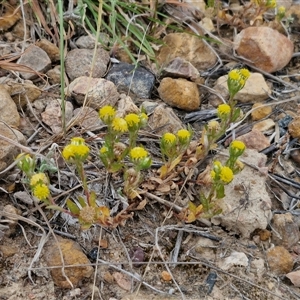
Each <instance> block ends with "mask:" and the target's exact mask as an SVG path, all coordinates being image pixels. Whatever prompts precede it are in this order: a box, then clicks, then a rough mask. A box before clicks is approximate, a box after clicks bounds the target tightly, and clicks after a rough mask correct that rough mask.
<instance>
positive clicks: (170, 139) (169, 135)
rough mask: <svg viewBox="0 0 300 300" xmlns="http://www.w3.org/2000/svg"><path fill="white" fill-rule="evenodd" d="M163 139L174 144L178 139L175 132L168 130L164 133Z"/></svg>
mask: <svg viewBox="0 0 300 300" xmlns="http://www.w3.org/2000/svg"><path fill="white" fill-rule="evenodd" d="M162 140H163V141H164V142H165V143H167V144H173V143H175V141H176V136H175V134H173V133H170V132H167V133H165V134H164V135H163V137H162Z"/></svg>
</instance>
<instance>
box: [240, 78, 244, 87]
mask: <svg viewBox="0 0 300 300" xmlns="http://www.w3.org/2000/svg"><path fill="white" fill-rule="evenodd" d="M239 85H240V86H241V87H243V86H244V85H245V80H244V79H243V78H241V79H240V80H239Z"/></svg>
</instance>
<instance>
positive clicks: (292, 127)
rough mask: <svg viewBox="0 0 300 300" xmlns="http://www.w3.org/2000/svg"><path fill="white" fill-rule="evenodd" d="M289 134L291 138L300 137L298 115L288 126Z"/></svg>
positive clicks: (299, 119)
mask: <svg viewBox="0 0 300 300" xmlns="http://www.w3.org/2000/svg"><path fill="white" fill-rule="evenodd" d="M288 130H289V134H290V135H291V136H292V137H293V138H300V116H296V117H295V118H294V119H293V120H292V121H291V122H290V124H289V126H288Z"/></svg>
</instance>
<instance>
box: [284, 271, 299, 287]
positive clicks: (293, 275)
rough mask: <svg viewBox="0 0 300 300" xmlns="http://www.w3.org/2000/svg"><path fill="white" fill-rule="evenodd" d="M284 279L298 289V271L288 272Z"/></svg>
mask: <svg viewBox="0 0 300 300" xmlns="http://www.w3.org/2000/svg"><path fill="white" fill-rule="evenodd" d="M286 277H287V278H288V279H289V280H290V281H291V282H292V284H293V285H294V286H296V287H300V270H298V271H294V272H290V273H288V274H286Z"/></svg>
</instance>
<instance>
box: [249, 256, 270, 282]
mask: <svg viewBox="0 0 300 300" xmlns="http://www.w3.org/2000/svg"><path fill="white" fill-rule="evenodd" d="M251 272H252V273H254V274H255V275H257V276H258V277H259V278H261V277H262V276H263V275H264V274H265V272H266V268H265V261H264V259H262V258H255V259H253V260H251Z"/></svg>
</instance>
